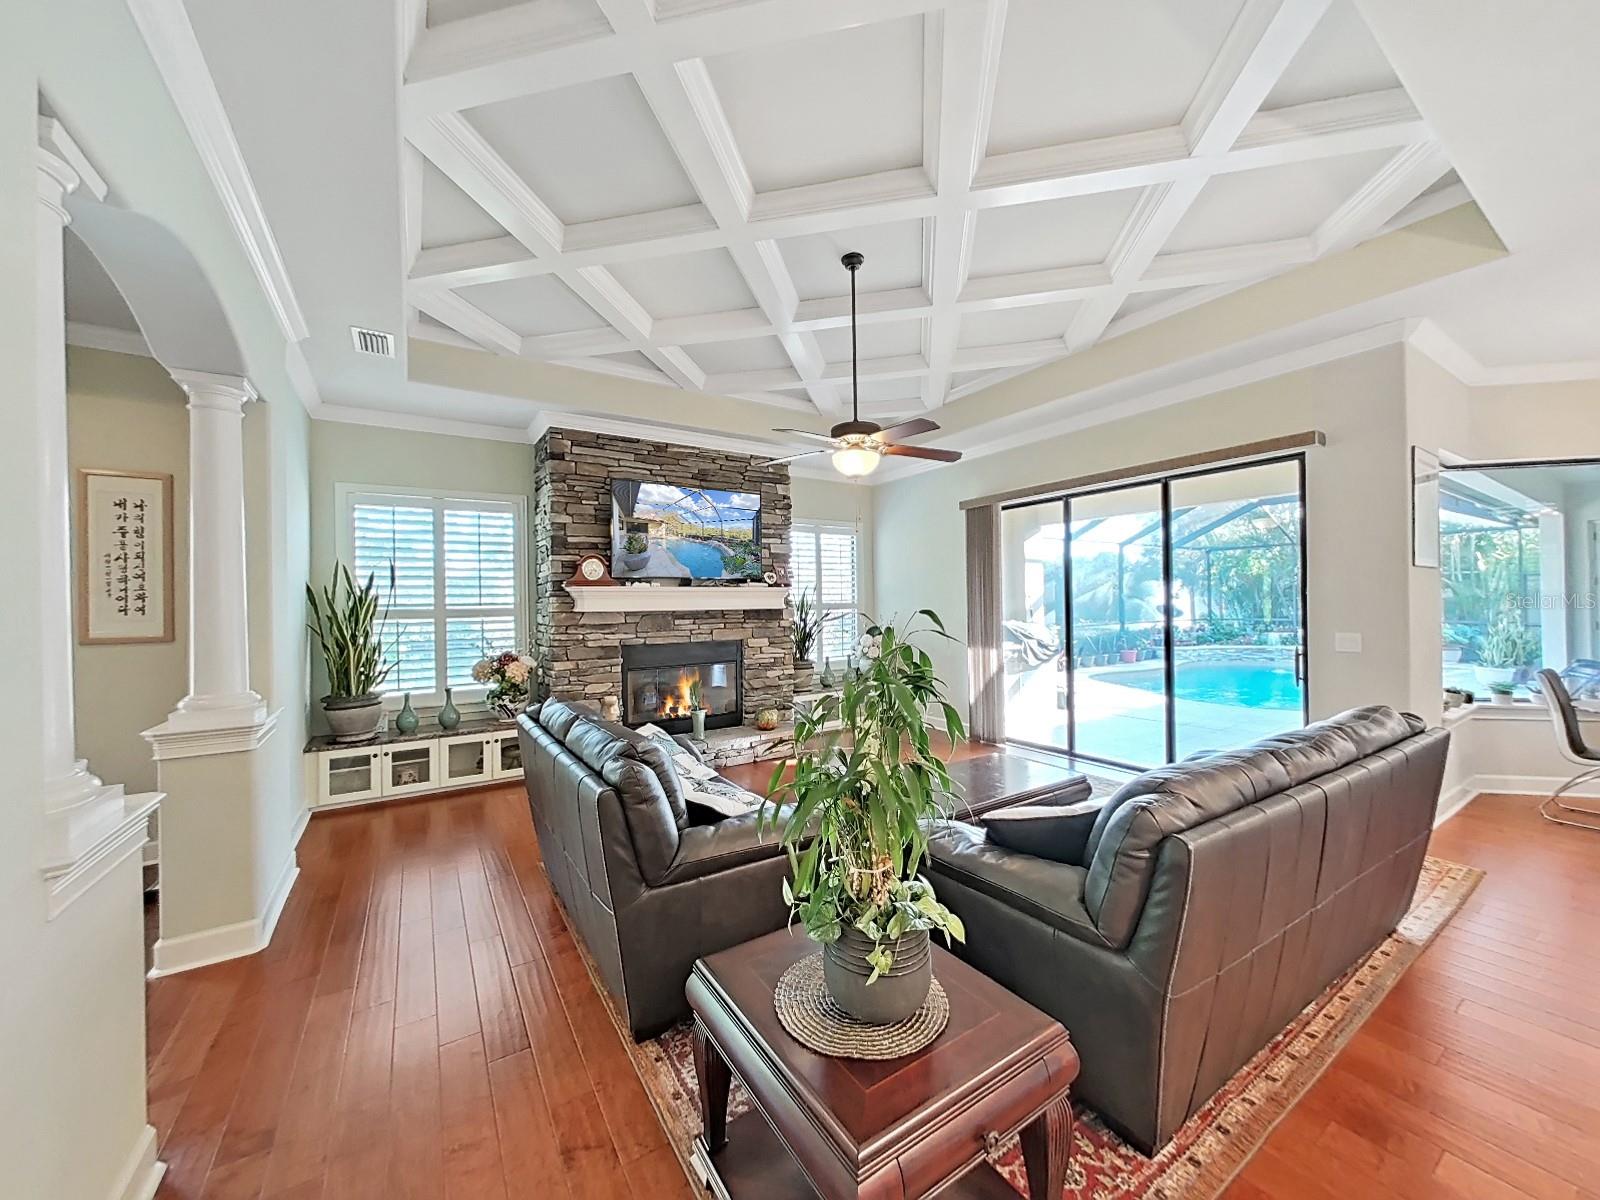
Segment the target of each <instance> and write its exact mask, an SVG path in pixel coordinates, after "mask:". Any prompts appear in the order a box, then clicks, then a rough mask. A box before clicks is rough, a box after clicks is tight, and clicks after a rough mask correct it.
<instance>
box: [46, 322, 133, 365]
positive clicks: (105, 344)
mask: <svg viewBox="0 0 1600 1200" xmlns="http://www.w3.org/2000/svg"><path fill="white" fill-rule="evenodd" d="M67 345H69V346H81V347H83V348H84V349H86V350H108V351H110V352H111V353H112V354H132V355H136V356H138V357H139V358H154V357H155V355H153V354H151V353H150V345H149V343H148V342H146V341H145V340H144V335H143V334H139V333H135V332H133V331H132V330H130V329H112V328H111V327H110V326H109V325H89V324H86V323H85V322H83V321H68V322H67Z"/></svg>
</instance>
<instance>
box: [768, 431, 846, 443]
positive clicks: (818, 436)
mask: <svg viewBox="0 0 1600 1200" xmlns="http://www.w3.org/2000/svg"><path fill="white" fill-rule="evenodd" d="M772 432H773V433H787V434H789V435H790V436H792V437H801V438H807V439H809V440H810V441H813V442H827V443H828V445H830V446H831V445H833V444H834V439H833V438H831V437H829V436H828V435H827V434H825V433H812V432H811V431H810V430H809V429H774V430H773V431H772Z"/></svg>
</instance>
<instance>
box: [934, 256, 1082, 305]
mask: <svg viewBox="0 0 1600 1200" xmlns="http://www.w3.org/2000/svg"><path fill="white" fill-rule="evenodd" d="M1110 286H1111V272H1110V271H1108V270H1106V267H1105V264H1103V263H1093V264H1091V265H1089V266H1082V267H1054V268H1051V269H1049V270H1044V271H1022V272H1019V273H1017V274H1014V275H984V276H980V277H979V278H977V279H968V280H967V282H966V286H965V287H963V288H962V289H961V294H960V296H959V297H957V300H956V307H957V308H958V309H959V310H960V311H962V312H997V311H999V310H1000V309H1003V308H1021V307H1024V306H1027V305H1033V304H1060V303H1062V302H1063V301H1067V300H1081V299H1083V298H1084V297H1085V296H1093V295H1096V294H1098V293H1100V292H1103V291H1105V290H1106V289H1107V288H1109V287H1110Z"/></svg>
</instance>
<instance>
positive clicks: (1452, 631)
mask: <svg viewBox="0 0 1600 1200" xmlns="http://www.w3.org/2000/svg"><path fill="white" fill-rule="evenodd" d="M1471 641H1472V635H1471V634H1470V633H1468V632H1467V631H1466V630H1465V629H1462V628H1461V626H1459V625H1446V626H1445V627H1444V647H1443V649H1444V661H1445V665H1446V666H1454V665H1455V664H1456V663H1458V662H1460V661H1461V656H1462V654H1464V653H1465V652H1466V649H1467V646H1468V644H1469V643H1470V642H1471Z"/></svg>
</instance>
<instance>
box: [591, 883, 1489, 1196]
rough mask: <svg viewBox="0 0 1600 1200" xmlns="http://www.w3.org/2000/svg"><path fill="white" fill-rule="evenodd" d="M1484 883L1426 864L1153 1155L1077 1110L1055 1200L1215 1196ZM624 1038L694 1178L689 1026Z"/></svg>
mask: <svg viewBox="0 0 1600 1200" xmlns="http://www.w3.org/2000/svg"><path fill="white" fill-rule="evenodd" d="M1482 878H1483V872H1482V871H1480V870H1478V869H1477V868H1475V867H1466V866H1462V865H1461V864H1459V863H1451V862H1445V861H1443V860H1441V859H1436V858H1429V859H1427V860H1426V861H1425V862H1424V864H1423V868H1422V875H1421V878H1420V879H1419V880H1418V882H1417V891H1416V896H1415V898H1414V899H1413V901H1412V906H1411V911H1410V912H1408V913H1407V914H1406V916H1405V918H1404V920H1402V921H1401V923H1400V928H1399V929H1397V930H1396V931H1395V932H1394V933H1393V934H1392V935H1390V937H1389V938H1388V939H1386V940H1385V941H1384V943H1383V945H1381V946H1380V947H1378V949H1377V950H1375V951H1373V953H1372V954H1371V955H1370V956H1369V957H1368V958H1367V959H1366V961H1364V962H1363V963H1361V964H1360V966H1358V967H1356V968H1355V969H1354V970H1353V971H1351V972H1350V974H1349V975H1347V976H1346V977H1345V978H1344V979H1342V980H1340V981H1339V982H1338V983H1336V984H1334V985H1333V986H1332V987H1330V988H1329V989H1328V990H1327V991H1325V992H1324V993H1323V994H1322V995H1321V996H1319V997H1318V998H1317V999H1316V1000H1314V1001H1313V1002H1312V1003H1311V1004H1309V1005H1308V1006H1307V1007H1306V1008H1305V1009H1304V1010H1303V1011H1302V1012H1301V1013H1300V1015H1299V1016H1298V1017H1296V1018H1295V1020H1294V1021H1293V1022H1292V1023H1291V1024H1290V1025H1289V1027H1288V1028H1287V1029H1285V1030H1284V1031H1283V1032H1282V1033H1280V1034H1279V1035H1278V1036H1277V1037H1276V1038H1275V1039H1273V1041H1272V1042H1271V1043H1270V1044H1269V1045H1268V1046H1266V1048H1265V1049H1263V1050H1262V1051H1261V1052H1260V1053H1259V1054H1257V1055H1256V1056H1255V1057H1254V1058H1253V1059H1251V1060H1250V1061H1249V1062H1248V1063H1246V1064H1245V1066H1244V1067H1243V1068H1242V1069H1241V1070H1240V1071H1239V1073H1238V1074H1237V1075H1235V1076H1234V1077H1233V1078H1232V1079H1231V1080H1229V1081H1228V1083H1227V1084H1225V1085H1224V1086H1223V1088H1222V1089H1221V1090H1220V1091H1219V1092H1218V1093H1217V1094H1216V1095H1215V1096H1213V1097H1212V1098H1211V1099H1210V1101H1208V1102H1207V1103H1206V1105H1205V1107H1204V1108H1202V1109H1201V1110H1200V1111H1199V1112H1198V1113H1196V1114H1195V1115H1194V1116H1193V1117H1191V1118H1190V1119H1189V1121H1188V1122H1187V1123H1186V1124H1185V1125H1184V1126H1183V1128H1181V1129H1180V1130H1179V1131H1178V1133H1177V1135H1176V1136H1175V1137H1174V1138H1173V1139H1172V1141H1171V1142H1169V1143H1168V1144H1167V1145H1166V1146H1165V1147H1164V1148H1163V1149H1162V1150H1161V1151H1160V1153H1158V1154H1157V1155H1156V1156H1155V1157H1154V1158H1147V1157H1145V1156H1144V1155H1143V1154H1140V1153H1139V1152H1138V1151H1137V1150H1135V1149H1133V1147H1131V1146H1129V1145H1128V1144H1127V1143H1126V1142H1124V1141H1122V1139H1121V1138H1119V1137H1118V1136H1117V1135H1116V1134H1114V1133H1112V1132H1111V1131H1110V1130H1109V1129H1107V1128H1106V1126H1105V1125H1104V1124H1103V1123H1102V1122H1101V1121H1100V1119H1099V1118H1098V1117H1097V1116H1096V1115H1095V1113H1094V1112H1093V1111H1091V1110H1089V1109H1088V1108H1086V1107H1084V1106H1082V1105H1079V1106H1077V1117H1078V1121H1077V1137H1076V1139H1075V1140H1074V1144H1073V1154H1072V1164H1071V1167H1070V1168H1069V1171H1068V1176H1067V1186H1066V1190H1065V1192H1064V1193H1063V1200H1124V1198H1132V1197H1140V1198H1144V1200H1212V1198H1214V1197H1216V1196H1217V1195H1219V1194H1220V1193H1221V1192H1222V1190H1223V1188H1225V1187H1226V1186H1227V1184H1228V1181H1229V1180H1231V1179H1232V1178H1233V1177H1234V1175H1235V1174H1237V1173H1238V1171H1239V1170H1240V1168H1241V1167H1243V1166H1244V1164H1245V1163H1246V1162H1247V1161H1248V1160H1249V1158H1250V1156H1251V1155H1252V1154H1254V1153H1255V1151H1256V1150H1257V1149H1258V1148H1259V1147H1260V1146H1261V1143H1262V1142H1264V1141H1265V1140H1266V1138H1267V1135H1268V1134H1269V1133H1270V1132H1271V1131H1272V1128H1273V1126H1275V1125H1276V1124H1277V1123H1278V1122H1279V1121H1280V1120H1281V1119H1282V1118H1283V1116H1284V1115H1285V1114H1286V1113H1287V1112H1288V1111H1289V1109H1290V1108H1292V1107H1293V1106H1294V1103H1295V1102H1296V1101H1297V1100H1299V1099H1300V1097H1301V1096H1303V1095H1304V1094H1305V1092H1306V1090H1307V1089H1308V1088H1310V1087H1311V1085H1312V1084H1313V1083H1315V1082H1316V1079H1317V1077H1318V1076H1319V1075H1321V1074H1322V1072H1323V1071H1324V1070H1325V1069H1326V1068H1327V1066H1328V1064H1329V1063H1330V1062H1332V1061H1333V1058H1334V1056H1335V1055H1336V1054H1337V1053H1338V1052H1339V1050H1340V1049H1341V1048H1342V1047H1343V1046H1344V1045H1345V1044H1346V1043H1347V1042H1348V1041H1349V1040H1350V1039H1351V1037H1353V1036H1354V1034H1355V1032H1356V1030H1357V1029H1359V1028H1360V1027H1361V1024H1362V1022H1364V1021H1365V1020H1366V1019H1367V1017H1368V1016H1370V1015H1371V1013H1372V1011H1373V1009H1375V1008H1376V1007H1377V1005H1378V1003H1379V1001H1381V1000H1382V999H1383V998H1384V996H1386V995H1387V994H1388V993H1389V990H1390V989H1391V988H1393V987H1394V985H1395V984H1396V983H1397V982H1398V981H1399V979H1400V976H1401V975H1402V974H1403V973H1404V972H1405V970H1406V968H1407V967H1408V966H1410V965H1411V963H1412V962H1414V961H1415V960H1416V958H1417V956H1418V955H1419V954H1421V953H1422V951H1423V950H1424V949H1425V948H1426V947H1427V945H1428V943H1429V942H1431V941H1432V940H1433V938H1434V937H1435V935H1437V934H1438V932H1439V930H1440V929H1442V928H1443V927H1444V925H1445V923H1446V922H1447V921H1449V920H1450V918H1451V917H1453V916H1454V915H1455V914H1456V913H1457V912H1458V911H1460V909H1461V906H1462V905H1463V904H1464V903H1466V900H1467V897H1468V896H1470V895H1471V894H1472V890H1473V888H1475V887H1477V885H1478V881H1479V880H1481V879H1482ZM602 994H604V992H603V989H602ZM619 1029H620V1025H619ZM622 1040H623V1043H624V1044H625V1045H627V1046H628V1047H629V1051H630V1053H631V1054H632V1057H633V1062H634V1066H635V1068H636V1069H637V1070H638V1072H639V1077H640V1078H641V1079H642V1080H643V1081H644V1086H645V1091H646V1092H648V1093H649V1095H650V1100H651V1102H652V1103H653V1104H654V1105H655V1107H656V1111H657V1113H658V1114H659V1116H660V1117H661V1123H662V1126H663V1127H664V1128H665V1130H666V1133H667V1138H668V1140H669V1141H670V1142H671V1143H672V1147H673V1149H674V1151H676V1152H677V1155H678V1158H679V1160H680V1161H681V1162H682V1163H683V1165H684V1171H685V1173H686V1174H687V1175H688V1176H689V1178H690V1180H691V1181H693V1182H694V1183H695V1184H696V1185H697V1186H698V1185H699V1183H700V1179H699V1174H698V1172H697V1171H696V1170H695V1168H694V1167H693V1166H692V1165H691V1161H690V1151H691V1148H692V1146H693V1143H694V1139H695V1137H696V1135H698V1134H699V1132H700V1113H699V1107H698V1102H697V1100H696V1089H695V1077H694V1059H693V1053H692V1047H691V1037H690V1033H689V1025H688V1023H687V1022H685V1023H683V1024H682V1025H679V1026H677V1027H675V1028H673V1029H671V1030H669V1031H668V1032H667V1033H665V1034H663V1035H662V1036H661V1037H659V1038H656V1039H655V1040H653V1041H649V1042H644V1043H641V1044H637V1045H636V1044H635V1043H634V1042H633V1040H632V1039H631V1038H630V1037H628V1036H627V1034H626V1033H625V1032H624V1033H623V1038H622ZM749 1108H750V1100H749V1097H748V1096H746V1095H745V1093H744V1090H743V1088H742V1087H741V1086H740V1084H739V1080H738V1079H737V1077H736V1078H735V1079H734V1081H733V1089H732V1093H731V1095H730V1096H729V1101H728V1116H729V1118H730V1119H731V1118H733V1117H735V1116H738V1115H740V1114H742V1113H745V1112H748V1111H749ZM992 1161H993V1162H994V1165H995V1166H996V1168H998V1170H999V1171H1000V1173H1001V1175H1003V1176H1004V1177H1005V1179H1006V1181H1007V1182H1008V1183H1010V1184H1011V1186H1012V1187H1013V1188H1015V1189H1016V1191H1017V1192H1018V1194H1019V1195H1023V1196H1026V1195H1027V1185H1026V1182H1025V1178H1024V1175H1023V1169H1022V1154H1021V1151H1020V1150H1019V1148H1018V1146H1017V1143H1016V1139H1014V1138H1013V1139H1011V1140H1010V1142H1009V1143H1007V1144H1004V1145H1001V1146H1000V1147H998V1148H997V1150H996V1152H995V1154H994V1155H993V1157H992Z"/></svg>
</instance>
